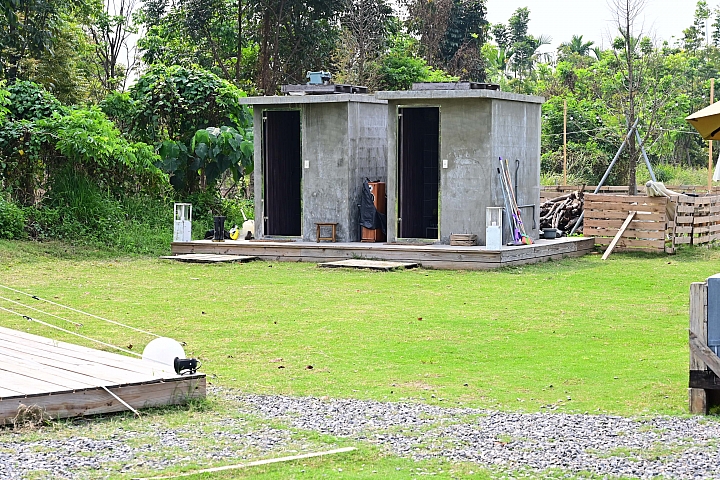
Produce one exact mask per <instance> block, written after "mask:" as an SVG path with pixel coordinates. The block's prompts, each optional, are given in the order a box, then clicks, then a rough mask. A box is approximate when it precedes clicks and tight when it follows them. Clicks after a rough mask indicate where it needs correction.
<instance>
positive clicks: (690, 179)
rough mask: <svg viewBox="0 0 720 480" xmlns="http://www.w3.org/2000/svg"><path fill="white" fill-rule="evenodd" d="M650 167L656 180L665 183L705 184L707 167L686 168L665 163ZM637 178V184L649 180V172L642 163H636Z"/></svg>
mask: <svg viewBox="0 0 720 480" xmlns="http://www.w3.org/2000/svg"><path fill="white" fill-rule="evenodd" d="M652 167H653V171H654V172H655V178H656V179H657V181H658V182H663V183H665V185H673V186H674V185H707V168H705V169H698V168H688V167H682V166H679V165H670V164H667V163H660V164H656V165H653V166H652ZM637 180H638V184H643V183H645V182H647V181H648V180H650V173H649V172H648V170H647V167H646V166H645V164H644V163H641V164H640V165H638V169H637Z"/></svg>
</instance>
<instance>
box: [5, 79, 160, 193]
mask: <svg viewBox="0 0 720 480" xmlns="http://www.w3.org/2000/svg"><path fill="white" fill-rule="evenodd" d="M7 92H8V93H7V95H6V97H7V98H8V99H9V100H10V105H9V106H10V108H9V112H8V114H7V116H6V119H5V121H4V122H2V123H0V174H1V175H0V178H2V184H3V187H4V188H5V189H6V190H8V191H9V192H10V194H11V196H12V198H14V199H15V200H16V201H18V202H19V203H21V204H23V205H34V204H35V203H36V202H37V201H38V200H40V198H39V196H38V195H37V193H38V192H50V193H52V189H53V184H54V183H55V176H56V175H61V173H62V172H63V171H64V170H65V169H67V168H68V167H69V168H72V169H73V170H74V171H76V172H78V173H80V174H84V175H87V176H90V177H91V178H93V179H94V181H95V183H96V185H98V186H99V187H100V188H102V189H105V190H108V191H109V192H111V193H112V194H114V195H120V194H123V193H125V192H128V191H136V192H138V191H145V192H155V193H157V192H162V191H163V189H164V188H165V185H166V179H165V178H164V177H163V175H162V173H161V172H160V170H158V169H157V168H156V167H155V166H154V163H156V162H157V161H158V157H157V155H156V154H155V153H154V151H153V149H152V147H150V146H148V145H147V144H144V143H141V142H136V143H130V142H128V141H127V140H126V139H125V138H123V137H122V136H121V134H120V132H119V130H118V129H117V128H116V127H115V125H114V124H113V123H112V122H111V121H110V120H108V119H107V118H106V116H105V115H104V114H103V113H102V112H101V111H100V110H99V109H98V108H96V107H91V108H79V107H73V108H67V107H63V106H61V105H60V103H59V102H58V101H57V100H56V99H55V97H54V96H52V95H51V94H49V93H48V92H47V91H45V90H44V89H42V88H41V87H40V86H38V85H37V84H34V83H31V82H24V81H23V82H17V83H15V84H13V85H11V86H10V87H9V88H8V90H7Z"/></svg>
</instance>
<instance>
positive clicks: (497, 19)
mask: <svg viewBox="0 0 720 480" xmlns="http://www.w3.org/2000/svg"><path fill="white" fill-rule="evenodd" d="M707 3H708V6H709V7H710V8H711V9H715V8H716V7H718V6H720V0H707ZM696 4H697V2H696V1H695V0H645V8H644V9H643V17H644V18H642V19H641V21H639V22H638V28H640V27H642V30H643V32H646V33H649V34H650V35H649V36H650V37H651V38H655V39H656V40H657V43H658V44H661V43H662V41H663V40H667V41H668V42H670V44H671V45H672V44H674V43H675V42H674V39H672V38H671V37H673V36H674V37H675V38H676V39H678V38H681V37H682V31H683V30H684V29H686V28H688V27H689V26H690V25H692V23H693V18H694V15H695V6H696ZM486 6H487V20H488V21H489V22H490V23H505V24H507V21H508V19H509V18H510V16H511V15H512V14H513V12H514V11H515V10H517V9H518V8H521V7H527V8H528V10H530V23H529V24H528V33H529V34H530V35H533V36H534V37H539V36H540V35H548V36H550V37H551V38H552V43H551V44H550V45H546V46H543V47H542V48H541V49H540V50H539V51H540V52H548V51H553V52H554V51H556V50H557V47H558V46H559V45H560V44H561V43H562V42H568V41H570V39H571V38H572V36H573V35H582V36H583V40H584V41H593V42H595V46H601V47H603V48H608V47H609V45H610V37H611V35H612V36H613V37H614V36H616V35H615V32H617V28H616V27H615V24H614V22H613V13H612V9H611V7H610V3H608V1H606V0H487V3H486ZM643 20H644V21H643ZM711 23H712V22H711Z"/></svg>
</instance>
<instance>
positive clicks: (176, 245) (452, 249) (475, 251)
mask: <svg viewBox="0 0 720 480" xmlns="http://www.w3.org/2000/svg"><path fill="white" fill-rule="evenodd" d="M594 245H595V239H594V238H586V237H571V238H567V237H565V238H560V239H556V240H537V241H536V243H535V244H533V245H521V246H513V247H503V248H502V249H501V250H487V249H486V248H485V247H478V246H451V245H417V244H399V243H394V244H387V243H328V242H326V243H315V242H287V241H278V242H273V241H271V240H263V241H246V240H235V241H233V240H226V241H225V242H212V241H210V240H195V241H192V242H173V244H172V253H173V255H180V254H188V253H214V254H219V255H248V256H255V257H259V258H260V259H262V260H272V261H285V262H315V263H321V262H331V261H338V260H347V259H353V258H361V259H368V260H387V261H394V262H414V263H419V264H420V265H422V266H423V267H425V268H435V269H446V270H488V269H493V268H499V267H506V266H511V265H523V264H528V263H538V262H544V261H547V260H559V259H561V258H565V257H578V256H581V255H585V254H587V253H590V252H592V251H593V247H594Z"/></svg>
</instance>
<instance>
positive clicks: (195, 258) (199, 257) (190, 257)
mask: <svg viewBox="0 0 720 480" xmlns="http://www.w3.org/2000/svg"><path fill="white" fill-rule="evenodd" d="M160 258H161V259H163V260H175V261H176V262H186V263H233V262H237V263H245V262H251V261H253V260H257V259H258V257H252V256H243V255H216V254H212V253H186V254H183V255H166V256H162V257H160Z"/></svg>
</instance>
